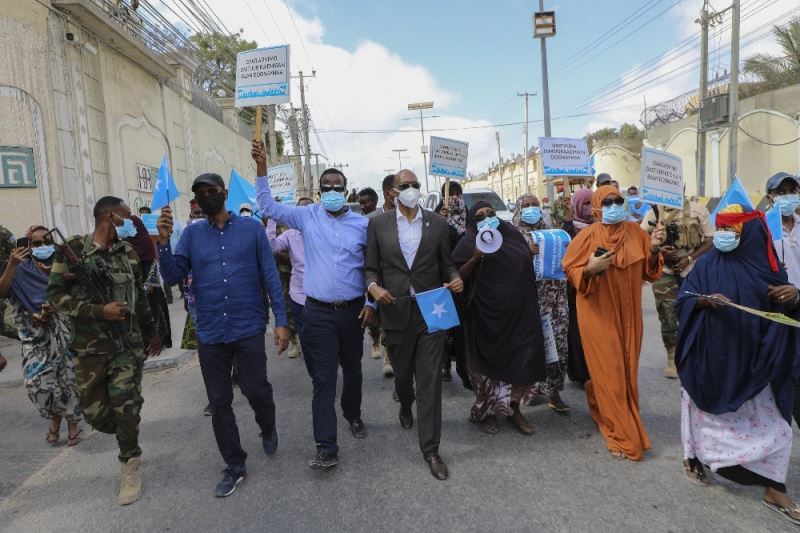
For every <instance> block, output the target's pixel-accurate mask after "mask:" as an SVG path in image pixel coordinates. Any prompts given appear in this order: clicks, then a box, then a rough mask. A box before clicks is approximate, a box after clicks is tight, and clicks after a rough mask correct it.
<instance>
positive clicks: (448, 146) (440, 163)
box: [430, 137, 469, 180]
mask: <svg viewBox="0 0 800 533" xmlns="http://www.w3.org/2000/svg"><path fill="white" fill-rule="evenodd" d="M430 146H431V163H430V165H431V168H430V173H431V174H433V175H434V176H442V177H445V178H450V179H453V180H463V179H464V178H466V177H467V155H468V153H469V143H465V142H463V141H456V140H454V139H445V138H444V137H431V145H430Z"/></svg>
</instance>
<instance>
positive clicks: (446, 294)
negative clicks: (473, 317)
mask: <svg viewBox="0 0 800 533" xmlns="http://www.w3.org/2000/svg"><path fill="white" fill-rule="evenodd" d="M416 298H417V305H418V306H419V310H420V312H421V313H422V318H424V319H425V324H427V326H428V333H434V332H436V331H444V330H447V329H450V328H454V327H456V326H458V325H459V324H460V323H461V322H459V320H458V313H457V312H456V304H455V302H453V295H452V294H450V290H449V289H446V288H444V287H442V288H440V289H433V290H432V291H426V292H419V293H417V295H416Z"/></svg>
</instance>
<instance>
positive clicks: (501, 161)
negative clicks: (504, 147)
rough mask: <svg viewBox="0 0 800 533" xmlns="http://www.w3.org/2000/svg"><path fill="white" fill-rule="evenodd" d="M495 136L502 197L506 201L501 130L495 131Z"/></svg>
mask: <svg viewBox="0 0 800 533" xmlns="http://www.w3.org/2000/svg"><path fill="white" fill-rule="evenodd" d="M494 138H495V140H497V172H498V174H500V199H501V200H503V202H504V203H505V201H506V200H505V195H506V189H505V181H504V180H503V160H502V159H501V157H500V132H499V131H495V132H494Z"/></svg>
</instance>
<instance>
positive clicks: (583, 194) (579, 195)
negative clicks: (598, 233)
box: [572, 189, 594, 230]
mask: <svg viewBox="0 0 800 533" xmlns="http://www.w3.org/2000/svg"><path fill="white" fill-rule="evenodd" d="M591 197H592V190H591V189H578V190H577V191H575V194H573V195H572V224H573V225H574V226H575V227H576V228H578V229H579V230H580V229H583V228H585V227H586V226H589V225H591V224H593V223H594V220H593V219H588V220H587V219H585V218H583V216H582V215H581V207H582V206H583V204H585V203H586V200H589V199H591Z"/></svg>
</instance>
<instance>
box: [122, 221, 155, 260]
mask: <svg viewBox="0 0 800 533" xmlns="http://www.w3.org/2000/svg"><path fill="white" fill-rule="evenodd" d="M131 220H133V225H134V226H135V227H136V235H134V236H133V237H128V238H127V239H125V240H126V241H127V242H129V243H130V244H131V246H133V249H134V250H136V255H138V256H139V260H140V261H148V262H149V261H154V260H155V258H156V245H155V244H154V243H153V241H152V239H150V234H149V233H148V232H147V228H146V227H145V225H144V222H142V219H141V218H139V217H137V216H136V215H131Z"/></svg>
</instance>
